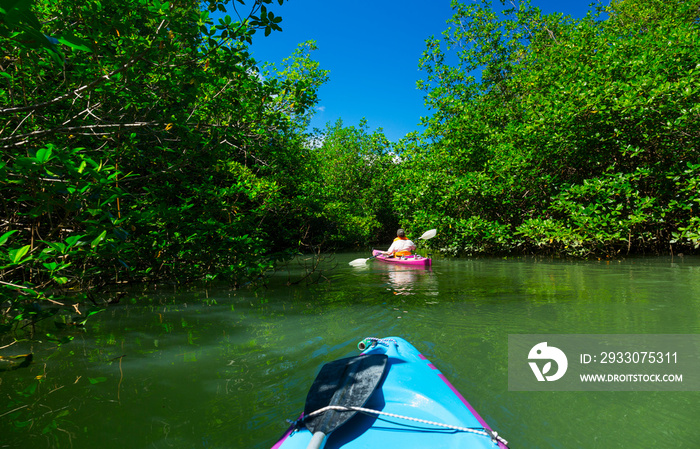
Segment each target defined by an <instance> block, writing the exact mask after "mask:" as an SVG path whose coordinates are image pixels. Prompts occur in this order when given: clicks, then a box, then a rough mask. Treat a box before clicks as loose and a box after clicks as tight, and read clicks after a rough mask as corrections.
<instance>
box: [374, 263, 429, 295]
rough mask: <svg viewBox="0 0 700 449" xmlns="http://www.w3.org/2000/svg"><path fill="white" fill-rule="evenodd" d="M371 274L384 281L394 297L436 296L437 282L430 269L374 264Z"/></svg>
mask: <svg viewBox="0 0 700 449" xmlns="http://www.w3.org/2000/svg"><path fill="white" fill-rule="evenodd" d="M373 272H374V273H375V274H378V275H379V276H381V277H382V278H383V279H384V280H385V282H386V284H387V285H388V288H389V290H390V291H392V292H393V293H394V294H395V295H415V294H417V293H419V292H420V293H425V294H437V282H436V280H435V277H434V276H433V272H432V269H430V268H423V267H420V268H418V267H407V266H401V265H391V264H376V267H375V268H374V269H373Z"/></svg>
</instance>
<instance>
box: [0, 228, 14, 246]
mask: <svg viewBox="0 0 700 449" xmlns="http://www.w3.org/2000/svg"><path fill="white" fill-rule="evenodd" d="M15 232H17V230H16V229H15V230H14V231H8V232H6V233H4V234H3V235H2V236H0V245H4V244H5V242H6V241H7V239H9V238H10V236H11V235H12V234H14V233H15Z"/></svg>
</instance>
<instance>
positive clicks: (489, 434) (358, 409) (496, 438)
mask: <svg viewBox="0 0 700 449" xmlns="http://www.w3.org/2000/svg"><path fill="white" fill-rule="evenodd" d="M329 410H335V411H340V412H344V411H345V412H347V411H355V412H361V413H369V414H371V415H384V416H389V417H392V418H398V419H405V420H407V421H415V422H419V423H421V424H428V425H431V426H436V427H443V428H446V429H452V430H458V431H460V432H469V433H475V434H477V435H483V436H486V437H489V438H491V439H492V440H493V441H494V442H495V441H499V442H501V443H503V444H504V445H506V446H508V441H506V440H505V439H504V438H503V437H501V436H499V435H498V433H497V432H496V431H493V430H491V431H487V430H478V429H471V428H469V427H460V426H453V425H451V424H443V423H439V422H434V421H427V420H425V419H420V418H412V417H410V416H402V415H396V414H394V413H388V412H380V411H379V410H372V409H369V408H364V407H353V406H342V405H329V406H327V407H323V408H322V409H319V410H316V411H315V412H312V413H309V414H308V415H306V416H305V417H304V418H303V419H307V418H311V417H312V416H316V415H320V414H321V413H324V412H327V411H329Z"/></svg>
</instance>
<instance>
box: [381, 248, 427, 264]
mask: <svg viewBox="0 0 700 449" xmlns="http://www.w3.org/2000/svg"><path fill="white" fill-rule="evenodd" d="M372 256H375V257H376V258H377V260H380V261H382V262H386V263H395V264H398V265H407V266H413V267H429V266H430V265H431V264H432V262H433V261H432V259H431V258H429V257H423V256H421V255H418V254H415V255H412V256H405V257H388V256H384V255H382V251H379V250H376V249H374V250H372Z"/></svg>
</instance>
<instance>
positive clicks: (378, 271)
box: [0, 253, 700, 449]
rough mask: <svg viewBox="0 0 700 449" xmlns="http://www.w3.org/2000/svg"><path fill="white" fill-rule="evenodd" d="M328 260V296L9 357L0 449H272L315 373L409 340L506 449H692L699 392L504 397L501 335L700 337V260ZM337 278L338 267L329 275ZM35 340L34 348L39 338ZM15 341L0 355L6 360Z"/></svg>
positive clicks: (154, 306) (171, 302) (163, 307)
mask: <svg viewBox="0 0 700 449" xmlns="http://www.w3.org/2000/svg"><path fill="white" fill-rule="evenodd" d="M358 257H364V255H363V254H359V253H358V254H342V255H337V256H335V258H334V260H332V261H328V262H327V263H326V265H325V268H326V269H327V271H324V274H325V276H326V277H328V278H329V279H330V282H328V283H322V284H319V285H310V286H306V285H303V283H302V284H301V285H298V286H292V287H289V286H287V285H286V283H287V280H289V279H292V280H294V279H298V278H299V276H300V274H301V272H302V271H300V270H299V269H298V268H297V266H296V265H292V266H290V271H289V272H280V273H279V274H278V275H277V276H276V277H275V278H274V279H272V280H271V282H270V285H269V286H268V287H267V288H264V289H257V290H238V291H233V290H229V289H226V288H210V289H204V288H201V289H187V290H182V289H181V290H175V289H173V288H172V287H170V288H166V287H161V288H157V289H149V290H146V291H143V290H139V291H137V290H132V291H129V293H128V295H127V296H126V297H125V298H124V299H122V301H121V302H120V304H118V305H116V306H110V307H109V308H108V309H107V310H106V311H104V312H101V313H99V314H97V315H94V316H92V317H90V319H89V320H88V324H87V326H86V327H85V329H83V330H81V329H76V330H73V331H69V330H59V329H57V328H56V326H55V325H54V324H53V322H51V321H50V320H49V322H45V323H43V324H42V325H43V326H44V327H43V328H39V329H38V330H37V335H39V336H43V335H45V334H46V333H52V334H54V335H58V336H67V335H68V336H73V337H74V339H73V340H72V341H71V342H69V343H65V344H63V345H61V346H59V347H58V349H55V348H56V345H55V344H51V343H44V344H37V343H32V342H20V343H16V344H13V345H12V346H10V347H8V348H5V349H2V350H0V354H2V355H11V354H19V353H22V352H29V351H33V352H34V353H35V359H34V363H33V364H32V365H31V366H29V367H28V368H23V369H17V370H14V371H5V372H0V397H2V402H0V407H1V408H0V447H11V448H44V447H46V448H73V449H80V448H102V449H109V448H120V449H122V448H158V449H161V448H162V449H165V448H269V447H270V446H271V445H272V444H274V442H275V441H276V440H277V439H278V437H279V436H280V435H281V434H282V433H283V432H284V430H285V429H286V427H287V423H286V421H285V419H287V418H290V419H293V418H295V417H296V416H298V414H299V412H300V411H301V409H302V408H303V403H304V400H305V397H306V392H307V390H308V388H309V386H310V384H311V382H312V380H313V379H314V377H315V375H316V373H317V371H318V369H319V368H320V366H321V365H323V363H325V362H328V361H330V360H333V359H336V358H340V357H345V356H349V355H354V354H356V353H357V350H356V345H357V343H358V342H359V341H360V340H362V338H364V337H367V336H376V337H387V336H393V335H396V336H401V337H404V338H406V339H407V340H409V341H411V342H412V343H413V344H414V345H415V346H416V347H418V348H419V349H420V350H421V351H422V352H423V353H424V354H425V355H426V356H427V357H428V358H429V359H431V361H432V362H433V363H434V364H436V365H437V366H438V367H439V368H440V369H441V370H442V371H443V373H444V374H445V375H446V376H447V377H448V378H449V379H450V380H451V381H452V383H453V384H454V385H455V387H457V389H458V390H460V392H461V393H462V394H463V395H464V396H465V397H466V398H467V400H469V401H470V403H471V404H472V405H473V406H474V407H475V408H476V409H477V410H478V411H479V412H480V413H481V415H482V416H483V417H484V418H485V419H486V421H487V422H489V423H490V424H491V426H492V427H493V428H494V429H496V430H498V431H499V433H500V434H502V435H503V436H504V437H505V438H506V439H508V440H509V441H510V443H511V447H512V448H567V449H568V448H617V447H636V448H698V447H700V432H699V431H698V429H697V423H698V420H699V419H700V393H699V392H617V391H613V392H517V391H508V383H507V382H508V372H507V363H508V356H507V354H508V347H507V342H508V334H526V333H529V334H533V333H566V334H576V333H585V334H595V333H600V334H614V333H631V334H639V333H652V334H657V333H660V334H662V333H674V334H675V333H680V334H691V333H692V334H698V333H700V258H690V257H685V258H677V257H676V258H675V259H671V258H657V259H628V260H623V261H619V262H618V261H614V262H613V261H611V262H606V261H596V262H564V261H555V260H549V259H547V260H540V259H508V260H504V259H478V260H469V259H458V260H454V259H439V260H436V261H435V263H434V267H433V269H432V270H431V271H425V270H415V269H411V270H408V269H402V268H401V267H391V266H387V265H382V264H380V263H379V262H376V261H372V262H369V263H368V264H367V266H366V267H364V268H353V267H350V266H349V265H348V262H349V261H350V260H352V259H355V258H358ZM334 264H335V265H337V266H336V267H335V268H333V269H331V268H332V266H333V265H334ZM38 338H40V339H41V338H42V337H38ZM10 342H11V341H7V340H2V342H0V346H4V345H6V344H8V343H10Z"/></svg>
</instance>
